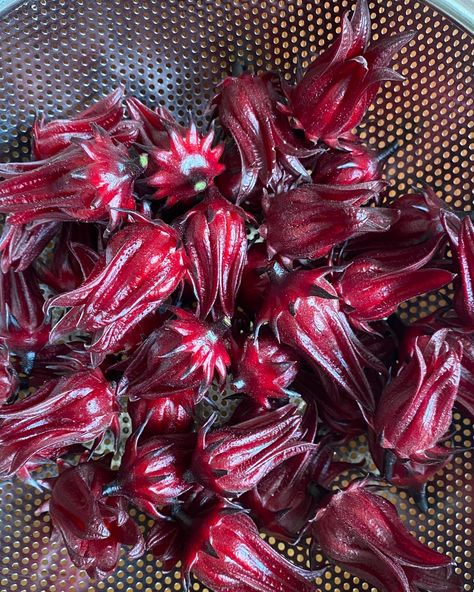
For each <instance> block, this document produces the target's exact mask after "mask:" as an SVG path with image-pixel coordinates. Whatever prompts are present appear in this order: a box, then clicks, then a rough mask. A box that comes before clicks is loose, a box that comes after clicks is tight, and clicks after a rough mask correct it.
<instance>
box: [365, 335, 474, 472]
mask: <svg viewBox="0 0 474 592" xmlns="http://www.w3.org/2000/svg"><path fill="white" fill-rule="evenodd" d="M447 334H448V330H447V329H441V330H439V331H437V332H436V333H434V334H433V336H432V337H431V338H430V339H429V341H426V340H424V341H421V342H420V339H421V338H418V340H417V343H416V345H415V351H414V354H413V358H412V359H411V360H410V361H409V362H408V363H407V364H406V365H405V366H403V367H402V368H401V369H400V371H399V372H398V374H397V376H395V378H393V379H392V381H391V382H390V383H389V384H388V386H387V387H386V388H385V390H384V391H383V393H382V396H381V399H380V401H379V404H378V407H377V412H376V414H375V419H374V431H375V433H376V434H377V436H378V443H379V445H380V446H381V447H382V448H384V449H385V450H386V451H387V454H386V459H385V460H386V462H385V469H384V472H385V476H386V477H387V479H390V478H391V474H392V467H393V464H394V462H395V461H396V460H397V459H400V460H413V461H415V462H418V463H426V464H430V463H431V462H432V461H433V460H436V459H439V458H446V457H448V456H449V455H450V454H451V452H452V451H450V450H449V449H448V448H445V447H443V446H441V445H440V444H439V443H440V441H441V440H442V438H443V437H444V436H445V435H446V433H447V432H448V430H449V427H450V425H451V422H452V410H453V405H454V402H455V400H456V394H457V391H458V387H459V379H460V374H461V358H462V344H461V343H460V342H458V341H457V342H450V341H448V340H447Z"/></svg>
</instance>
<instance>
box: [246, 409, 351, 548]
mask: <svg viewBox="0 0 474 592" xmlns="http://www.w3.org/2000/svg"><path fill="white" fill-rule="evenodd" d="M317 427H318V414H317V410H316V405H315V403H314V401H308V404H307V407H306V409H305V413H304V416H303V421H302V424H301V428H302V433H303V440H304V441H305V442H309V443H313V442H314V441H315V439H316V434H317ZM333 453H334V450H333V448H332V447H331V436H325V437H324V438H323V439H322V440H320V442H318V444H317V446H316V447H315V449H314V450H310V451H308V452H305V453H303V454H298V455H297V456H293V457H292V458H289V459H288V460H285V461H284V462H282V463H281V464H280V465H278V466H277V467H276V468H275V469H273V471H271V472H270V473H268V475H266V476H265V477H264V478H263V479H262V480H261V481H260V482H259V483H258V484H257V485H256V486H255V487H254V488H253V489H251V490H250V491H248V492H247V493H245V494H244V495H243V497H242V501H243V503H244V504H245V506H246V507H248V508H249V509H250V510H251V513H252V516H253V518H254V519H255V521H256V523H257V525H258V526H260V527H261V528H263V529H264V530H266V531H267V532H269V533H270V534H273V535H275V536H277V537H279V538H283V539H284V540H286V541H289V542H291V543H295V542H296V541H297V540H299V539H300V538H301V536H302V535H303V534H304V532H305V530H306V529H307V527H308V526H309V524H310V521H311V520H312V519H313V518H314V515H315V513H316V509H317V507H318V504H319V501H320V497H321V493H322V491H325V488H324V486H329V485H330V484H331V482H332V481H333V479H334V478H335V477H336V476H337V475H338V474H339V473H341V472H342V471H344V470H346V469H347V468H349V467H350V465H349V464H348V463H333V462H332V460H333ZM321 486H323V487H321Z"/></svg>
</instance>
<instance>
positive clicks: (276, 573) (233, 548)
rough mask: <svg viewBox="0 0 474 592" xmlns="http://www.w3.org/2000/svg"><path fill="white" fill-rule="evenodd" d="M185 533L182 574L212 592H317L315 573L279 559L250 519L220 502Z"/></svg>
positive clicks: (197, 519)
mask: <svg viewBox="0 0 474 592" xmlns="http://www.w3.org/2000/svg"><path fill="white" fill-rule="evenodd" d="M186 532H187V537H184V536H183V543H185V544H184V556H183V567H182V571H183V573H184V574H185V577H189V572H192V573H193V574H194V576H195V577H196V578H198V580H200V581H201V582H202V583H203V584H204V586H206V587H208V588H209V589H211V590H213V591H214V592H228V591H229V590H236V591H237V590H238V591H239V592H255V591H256V590H259V591H260V590H261V591H262V592H263V591H265V592H317V589H316V586H315V584H314V583H313V581H312V580H314V578H315V576H316V574H315V573H313V572H310V571H307V570H305V569H303V568H301V567H298V566H296V565H293V564H292V563H290V562H289V561H288V560H287V559H285V558H284V557H282V556H281V555H280V554H279V553H278V552H277V551H275V550H274V549H273V548H272V547H271V546H270V545H269V544H268V543H267V542H265V541H264V540H262V539H261V538H260V535H259V533H258V529H257V527H256V526H255V524H254V522H253V521H252V520H251V518H250V517H249V516H247V515H246V514H244V513H243V512H238V511H236V510H235V509H233V508H229V507H226V506H225V504H223V503H222V502H220V503H216V504H215V505H214V507H211V508H210V509H209V510H207V512H203V513H202V514H200V515H199V516H198V517H196V518H195V519H194V520H192V521H191V522H190V525H189V526H188V528H187V529H186Z"/></svg>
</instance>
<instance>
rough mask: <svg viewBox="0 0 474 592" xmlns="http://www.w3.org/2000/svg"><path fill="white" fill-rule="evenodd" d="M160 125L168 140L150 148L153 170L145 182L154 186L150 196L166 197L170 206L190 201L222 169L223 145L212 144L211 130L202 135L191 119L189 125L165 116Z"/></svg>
mask: <svg viewBox="0 0 474 592" xmlns="http://www.w3.org/2000/svg"><path fill="white" fill-rule="evenodd" d="M163 125H164V129H165V130H166V133H167V134H168V137H169V140H168V142H166V146H165V147H160V148H154V149H152V150H151V151H150V159H151V161H152V163H151V166H152V167H153V169H154V173H153V174H152V175H151V176H150V177H148V178H147V179H146V182H147V183H148V185H149V186H150V187H153V188H155V187H156V188H157V189H156V191H155V192H154V194H153V198H154V199H164V198H166V206H167V207H171V206H173V205H175V204H176V203H177V202H179V201H189V200H190V199H191V198H192V197H194V196H196V195H197V194H198V193H202V192H203V191H205V190H206V189H207V188H208V187H211V186H212V185H213V184H214V178H215V177H216V176H217V175H220V174H221V173H222V171H223V170H224V165H223V164H221V163H220V162H219V159H220V157H221V155H222V152H223V150H224V145H223V144H218V145H217V146H214V147H213V146H212V144H213V142H214V132H213V131H212V130H211V131H210V132H209V133H208V134H207V135H206V136H203V135H201V134H200V133H199V132H198V131H197V128H196V124H195V123H194V122H191V124H190V126H189V128H183V127H182V126H180V125H178V124H177V123H176V122H174V123H173V124H171V123H170V122H168V121H166V120H164V121H163Z"/></svg>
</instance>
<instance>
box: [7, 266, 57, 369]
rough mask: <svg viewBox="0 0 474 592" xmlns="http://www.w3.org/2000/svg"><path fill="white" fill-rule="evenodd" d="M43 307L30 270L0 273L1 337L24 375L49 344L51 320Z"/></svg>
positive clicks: (37, 284) (36, 277) (39, 292)
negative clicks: (20, 358)
mask: <svg viewBox="0 0 474 592" xmlns="http://www.w3.org/2000/svg"><path fill="white" fill-rule="evenodd" d="M43 306H44V296H43V293H42V292H41V289H40V286H39V280H38V276H37V275H36V273H35V271H34V270H33V269H32V268H31V267H29V268H28V269H25V271H19V272H14V271H9V272H7V273H5V274H0V338H3V339H4V340H5V342H6V343H7V345H8V347H9V349H10V350H11V351H12V352H13V353H15V354H18V355H20V356H21V357H22V362H23V366H24V370H25V371H26V372H29V370H31V366H32V363H33V360H34V357H35V355H36V354H37V353H38V352H39V351H40V350H41V349H42V348H43V347H44V346H45V345H46V343H47V342H48V336H49V330H50V324H49V323H50V321H49V316H46V317H45V315H44V313H43Z"/></svg>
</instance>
